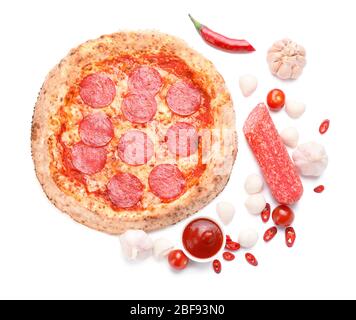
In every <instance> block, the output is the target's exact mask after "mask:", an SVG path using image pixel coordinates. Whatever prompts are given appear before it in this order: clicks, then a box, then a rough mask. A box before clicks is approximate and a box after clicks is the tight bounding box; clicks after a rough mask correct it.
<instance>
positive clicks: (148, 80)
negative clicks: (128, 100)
mask: <svg viewBox="0 0 356 320" xmlns="http://www.w3.org/2000/svg"><path fill="white" fill-rule="evenodd" d="M128 87H129V91H130V92H133V93H135V92H137V93H140V92H147V93H148V94H150V95H153V96H154V95H156V94H157V93H158V91H159V90H160V89H161V87H162V79H161V75H160V74H159V72H158V71H157V70H156V69H154V68H151V67H147V66H142V67H139V68H136V69H135V70H134V71H133V72H132V74H131V75H130V77H129V80H128Z"/></svg>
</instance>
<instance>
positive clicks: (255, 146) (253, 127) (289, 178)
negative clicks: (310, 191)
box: [243, 104, 303, 205]
mask: <svg viewBox="0 0 356 320" xmlns="http://www.w3.org/2000/svg"><path fill="white" fill-rule="evenodd" d="M243 130H244V134H245V136H246V139H247V142H248V143H249V145H250V147H251V149H252V151H253V153H254V155H255V157H256V159H257V162H258V163H259V165H260V167H261V170H262V172H263V175H264V177H265V180H266V182H267V184H268V186H269V188H270V189H271V192H272V195H273V196H274V198H275V199H276V200H277V202H279V203H281V204H287V205H290V204H293V203H295V202H297V201H298V200H299V199H300V198H301V196H302V194H303V185H302V182H301V180H300V177H299V174H298V172H297V169H296V167H295V165H294V164H293V162H292V160H291V158H290V157H289V154H288V151H287V149H286V147H285V145H284V143H283V141H282V138H281V137H280V136H279V133H278V131H277V129H276V127H275V125H274V123H273V121H272V118H271V116H270V114H269V112H268V109H267V107H266V106H265V105H264V104H259V105H258V106H257V107H256V108H255V109H253V110H252V112H251V113H250V115H249V117H248V118H247V120H246V122H245V125H244V129H243Z"/></svg>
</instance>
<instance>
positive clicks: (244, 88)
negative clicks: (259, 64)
mask: <svg viewBox="0 0 356 320" xmlns="http://www.w3.org/2000/svg"><path fill="white" fill-rule="evenodd" d="M239 84H240V89H241V92H242V94H243V95H244V97H249V96H250V95H252V93H254V92H255V90H256V88H257V78H256V77H255V76H253V75H250V74H246V75H243V76H241V77H240V80H239Z"/></svg>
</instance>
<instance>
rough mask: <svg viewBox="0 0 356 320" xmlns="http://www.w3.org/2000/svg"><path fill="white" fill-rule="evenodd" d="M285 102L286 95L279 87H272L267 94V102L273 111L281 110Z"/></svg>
mask: <svg viewBox="0 0 356 320" xmlns="http://www.w3.org/2000/svg"><path fill="white" fill-rule="evenodd" d="M285 102H286V96H285V94H284V92H283V91H282V90H280V89H273V90H271V91H270V92H269V93H268V95H267V104H268V106H269V107H270V109H271V110H273V111H278V110H281V109H282V108H283V107H284V104H285Z"/></svg>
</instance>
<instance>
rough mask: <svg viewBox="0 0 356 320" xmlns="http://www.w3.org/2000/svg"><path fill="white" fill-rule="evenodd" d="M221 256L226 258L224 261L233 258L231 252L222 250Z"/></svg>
mask: <svg viewBox="0 0 356 320" xmlns="http://www.w3.org/2000/svg"><path fill="white" fill-rule="evenodd" d="M223 258H224V259H225V260H226V261H232V260H234V259H235V255H234V254H233V253H231V252H224V253H223Z"/></svg>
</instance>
